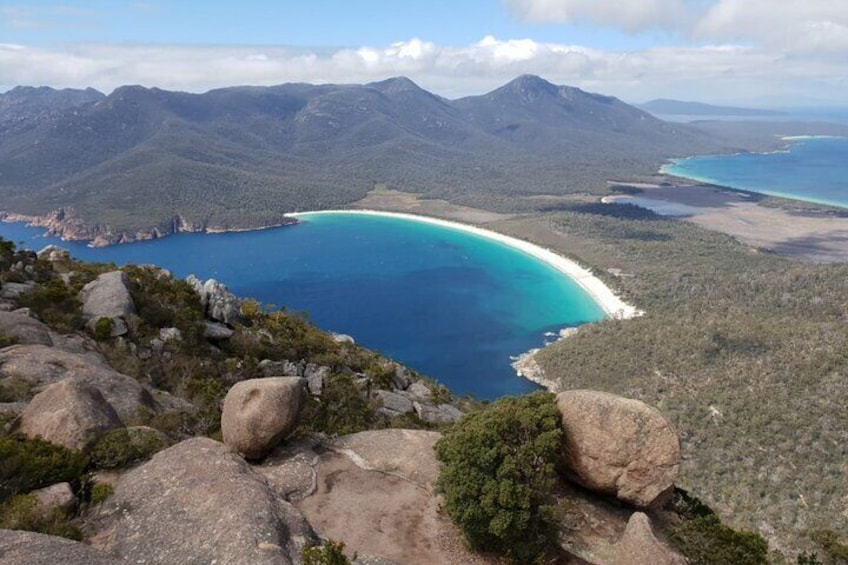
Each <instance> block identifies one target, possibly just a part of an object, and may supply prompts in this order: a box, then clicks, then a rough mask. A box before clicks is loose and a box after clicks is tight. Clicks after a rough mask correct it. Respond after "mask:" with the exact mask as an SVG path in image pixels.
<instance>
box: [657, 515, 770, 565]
mask: <svg viewBox="0 0 848 565" xmlns="http://www.w3.org/2000/svg"><path fill="white" fill-rule="evenodd" d="M671 539H672V541H673V542H674V544H675V545H676V546H677V547H678V549H680V551H681V552H682V553H683V555H685V556H686V558H687V559H688V560H689V563H692V565H722V564H725V563H733V564H734V565H762V564H766V563H768V543H766V540H764V539H763V538H762V536H760V535H759V534H756V533H753V532H746V531H738V532H737V531H735V530H733V529H731V528H729V527H727V526H725V525H724V524H722V523H721V520H719V518H718V516H716V515H715V514H710V515H706V516H700V517H698V518H694V519H692V520H686V521H684V522H683V523H682V524H681V525H680V526H678V527H676V528H675V529H674V530H673V531H672V532H671Z"/></svg>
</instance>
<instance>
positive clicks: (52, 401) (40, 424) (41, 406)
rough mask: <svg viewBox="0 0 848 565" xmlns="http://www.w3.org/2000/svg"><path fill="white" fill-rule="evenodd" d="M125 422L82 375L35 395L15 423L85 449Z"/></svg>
mask: <svg viewBox="0 0 848 565" xmlns="http://www.w3.org/2000/svg"><path fill="white" fill-rule="evenodd" d="M123 425H124V424H123V423H122V422H121V419H120V418H119V417H118V414H117V413H116V412H115V409H114V408H112V406H111V405H110V404H109V403H108V402H106V399H105V398H103V395H102V394H100V391H99V390H97V389H96V388H94V387H93V386H92V385H90V384H88V383H86V382H85V381H83V380H80V379H65V380H64V381H60V382H58V383H56V384H53V385H50V386H49V387H47V388H46V389H44V391H43V392H40V393H39V394H37V395H35V397H34V398H33V399H32V400H31V401H30V403H29V404H28V405H27V407H26V409H25V410H24V411H23V414H21V416H20V419H19V420H18V422H17V424H16V426H15V427H16V430H17V431H19V432H21V433H22V434H23V435H24V436H26V437H28V438H36V437H41V438H42V439H44V440H46V441H49V442H50V443H54V444H56V445H61V446H64V447H67V448H68V449H74V450H77V451H84V450H85V449H86V448H87V447H88V446H89V445H91V443H92V442H93V441H94V440H96V439H97V438H98V437H99V436H101V435H103V434H104V433H106V432H108V431H109V430H113V429H115V428H121V427H123Z"/></svg>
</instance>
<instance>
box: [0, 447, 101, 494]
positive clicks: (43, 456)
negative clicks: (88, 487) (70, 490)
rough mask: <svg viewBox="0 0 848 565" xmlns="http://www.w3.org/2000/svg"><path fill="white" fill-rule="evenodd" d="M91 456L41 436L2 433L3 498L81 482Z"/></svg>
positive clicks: (0, 471)
mask: <svg viewBox="0 0 848 565" xmlns="http://www.w3.org/2000/svg"><path fill="white" fill-rule="evenodd" d="M87 466H88V459H86V458H85V456H83V455H82V454H80V453H79V452H76V451H71V450H69V449H66V448H64V447H60V446H57V445H53V444H51V443H47V442H46V441H43V440H40V439H33V440H26V439H22V438H17V437H0V501H3V500H6V499H8V498H9V497H12V496H14V495H16V494H21V493H27V492H29V491H31V490H33V489H37V488H41V487H46V486H49V485H52V484H55V483H61V482H72V483H73V482H79V480H80V479H81V477H82V475H83V472H84V471H85V469H86V467H87Z"/></svg>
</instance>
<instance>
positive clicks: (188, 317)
mask: <svg viewBox="0 0 848 565" xmlns="http://www.w3.org/2000/svg"><path fill="white" fill-rule="evenodd" d="M4 261H5V263H4V265H5V266H4V268H5V271H4V276H5V280H4V282H3V284H2V287H0V338H2V340H3V342H2V343H3V344H4V345H6V346H5V347H2V348H0V394H2V398H0V400H2V401H3V402H0V416H2V418H3V420H2V421H3V422H5V423H6V424H5V430H4V431H3V433H2V434H0V442H2V441H5V442H7V443H6V444H3V445H5V446H7V447H8V445H12V444H14V445H25V446H26V445H30V444H31V445H32V446H35V447H38V449H47V448H45V447H44V446H43V445H42V444H41V443H38V442H47V443H46V444H44V445H47V444H49V445H48V448H50V447H49V446H53V447H52V448H50V449H56V450H60V451H61V453H62V454H65V455H64V456H66V457H68V461H75V459H73V457H78V458H79V461H80V463H79V465H78V471H77V472H76V474H75V475H73V476H71V477H70V478H66V479H65V480H62V481H55V482H51V481H50V475H45V477H44V478H43V479H42V480H41V481H40V483H38V484H35V485H34V486H37V488H29V487H26V488H24V487H15V484H17V483H18V482H19V481H20V480H25V479H26V477H21V476H20V473H21V472H22V471H19V472H18V474H17V475H16V472H15V470H14V469H12V470H11V472H9V470H8V469H7V468H4V467H3V463H2V462H0V471H2V472H3V473H6V474H4V475H3V477H6V478H5V479H4V480H6V481H7V482H8V483H9V484H4V485H0V486H2V487H3V488H2V489H0V496H2V498H0V514H2V513H5V514H4V515H2V516H0V520H2V521H0V524H6V526H5V527H9V525H10V524H11V525H12V526H13V527H15V528H17V529H5V530H0V562H3V563H9V564H42V563H43V564H48V563H51V564H52V563H56V562H57V561H56V560H57V556H61V562H62V563H66V564H68V565H76V564H79V565H82V564H100V563H103V564H107V563H108V564H117V563H145V564H172V563H251V564H263V563H267V564H289V563H294V564H298V563H302V562H303V556H304V550H305V549H306V548H308V547H311V546H316V545H320V544H322V543H324V542H325V541H326V540H335V541H337V542H343V543H344V544H345V546H346V551H347V552H348V553H349V554H350V555H353V554H354V553H356V555H357V557H356V558H355V561H354V562H355V563H361V564H382V565H387V564H392V563H398V564H419V563H420V564H428V565H429V564H432V563H498V562H501V561H502V558H500V557H498V556H495V555H491V554H487V553H485V552H482V553H481V552H472V551H471V550H470V549H468V547H467V545H466V544H465V543H464V538H463V534H462V532H461V531H460V530H459V529H458V528H457V527H456V526H455V525H454V524H453V522H451V520H450V518H449V517H448V516H447V515H446V514H445V513H444V511H443V509H442V497H441V494H440V493H439V492H438V489H437V488H436V482H437V479H438V477H439V472H440V468H441V463H440V462H439V461H438V460H437V457H436V451H435V450H434V446H435V444H436V442H437V441H438V440H439V438H440V437H442V433H441V432H442V430H444V429H446V427H447V426H451V425H454V426H462V425H463V424H462V423H463V419H462V418H463V413H464V412H466V411H469V410H476V409H478V408H476V407H474V405H473V404H472V403H468V402H465V401H461V400H457V399H454V398H452V397H451V396H450V395H449V393H448V392H447V391H445V390H444V389H442V388H440V387H438V386H435V385H434V384H433V383H431V382H429V381H427V380H425V379H422V378H420V377H419V376H418V375H416V374H415V373H414V372H412V371H410V370H409V369H407V368H405V367H403V366H401V365H398V364H396V363H393V362H391V361H388V360H385V359H383V358H380V357H379V356H376V355H374V354H373V353H370V352H365V351H363V350H361V348H358V347H357V346H356V345H355V344H353V343H352V340H351V339H350V338H349V337H347V336H328V335H326V334H321V333H320V332H317V331H315V330H310V329H309V328H308V327H307V326H305V325H301V323H300V322H298V321H297V320H294V319H292V318H291V317H289V316H286V315H284V314H270V315H268V314H261V313H258V312H257V311H256V310H255V308H254V307H253V306H252V305H251V304H250V303H248V302H245V301H241V300H240V299H237V298H236V297H234V296H232V295H231V294H229V292H228V291H227V290H226V287H224V286H223V285H220V284H219V283H216V282H215V281H206V282H203V281H199V280H197V279H193V278H192V279H190V280H189V281H188V282H185V283H183V282H178V283H177V282H174V281H173V279H172V278H171V277H170V275H169V274H168V273H166V272H164V271H161V270H158V269H155V268H144V269H141V270H138V269H137V268H136V269H135V270H134V269H125V270H120V271H119V270H114V268H110V267H105V266H104V267H99V268H97V269H94V270H91V268H90V267H85V266H83V265H81V264H77V263H75V262H73V261H71V260H70V259H69V258H68V257H67V254H66V253H64V252H62V251H61V250H59V249H56V248H52V249H46V250H44V251H43V252H41V253H40V254H39V255H38V256H37V257H36V256H35V254H27V253H21V252H17V253H15V254H12V253H11V252H9V251H8V250H7V253H6V257H5V259H4ZM57 281H58V282H57ZM50 285H52V286H50ZM45 286H47V287H49V288H52V289H53V290H52V295H50V296H51V300H52V301H48V302H41V301H39V300H35V299H34V298H33V296H41V295H40V294H39V293H42V294H43V289H44V288H45ZM61 289H65V291H68V293H69V294H63V293H62V292H61ZM142 291H144V292H146V293H148V294H140V293H141V292H142ZM150 293H155V296H157V297H160V298H161V297H163V296H167V297H168V300H164V299H162V300H163V301H160V302H154V301H152V300H151V295H150ZM69 296H70V298H68V297H69ZM71 299H72V300H71ZM65 300H68V304H69V306H68V308H67V312H65V314H66V315H63V316H59V315H58V314H57V312H56V304H58V303H64V302H62V301H65ZM177 303H178V304H182V305H183V306H181V308H182V309H181V310H173V309H172V310H173V311H171V310H168V308H171V306H169V305H173V304H177ZM26 304H29V306H26ZM174 308H175V307H174ZM169 312H170V314H173V316H171V315H170V314H169ZM71 314H73V316H76V317H75V318H74V317H72V318H68V317H67V316H70V315H71ZM39 317H40V318H43V319H49V320H50V321H51V324H50V325H48V324H46V323H44V322H43V321H42V320H39V319H38V318H39ZM69 319H71V322H69V321H68V320H69ZM157 321H158V324H157V323H156V322H157ZM166 322H167V323H166ZM69 324H70V326H71V327H76V328H78V329H77V330H73V331H67V330H68V327H69ZM313 332H314V333H313ZM304 343H307V344H309V347H306V346H305V345H304ZM292 352H297V353H298V355H300V356H299V357H295V358H294V359H292V358H284V357H283V355H284V354H290V353H292ZM122 371H123V372H122ZM127 373H134V374H133V375H130V374H127ZM209 375H214V378H212V377H210V376H209ZM557 406H558V408H559V410H560V414H561V421H562V427H563V431H564V435H563V437H564V440H563V442H562V446H561V467H562V475H561V476H562V478H561V480H560V481H559V482H558V484H557V486H556V488H555V492H552V493H551V498H552V500H553V501H554V503H555V504H554V505H555V507H556V508H557V509H558V510H557V512H558V514H557V524H558V529H559V545H560V550H561V551H560V555H559V562H563V563H595V564H607V563H609V564H622V565H623V564H637V565H638V564H640V563H644V564H662V563H685V562H686V559H685V558H684V557H683V556H682V555H681V554H680V553H679V551H678V549H676V548H674V547H673V546H672V544H670V543H669V539H670V538H669V532H673V531H674V527H675V526H676V525H678V524H680V523H681V522H682V521H684V520H685V519H686V517H685V516H683V514H682V513H681V511H680V508H679V500H680V497H679V495H677V494H675V489H674V481H675V478H676V476H677V470H678V465H679V461H680V447H679V440H678V437H677V434H676V433H675V432H674V430H673V429H672V427H671V426H670V425H669V423H668V422H667V421H666V420H665V418H663V416H662V415H661V414H660V413H659V412H658V411H657V410H655V409H653V408H651V407H649V406H647V405H645V404H643V403H641V402H638V401H633V400H628V399H623V398H620V397H615V396H612V395H609V394H605V393H598V392H593V391H566V392H563V393H560V394H559V395H558V397H557ZM357 414H358V416H357V419H353V418H354V415H357ZM404 428H407V429H404ZM409 428H414V429H409ZM357 429H364V431H355V430H357ZM348 431H355V433H348ZM204 436H207V437H204ZM208 436H211V437H208ZM116 438H119V440H118V439H116ZM118 441H119V443H116V442H118ZM27 442H30V443H29V444H28V443H27ZM35 447H33V449H34V448H35ZM5 448H6V447H4V449H5ZM127 452H132V453H134V454H137V453H143V455H139V456H137V457H129V456H126V453H127ZM56 453H59V451H57V452H56ZM154 453H155V454H154ZM68 454H70V455H68ZM151 455H152V457H151ZM69 466H71V465H70V464H69ZM30 486H33V485H30ZM16 489H17V490H16ZM22 497H23V498H22ZM4 500H5V502H4ZM21 501H28V503H31V505H30V506H29V507H28V510H27V512H28V513H29V514H27V520H24V519H22V518H21V517H20V513H19V514H14V512H13V511H12V509H13V508H18V506H15V503H16V502H17V503H18V504H19V506H20V504H22V502H21ZM57 517H60V518H61V520H64V522H63V523H62V524H59V525H60V526H61V525H67V524H71V525H73V527H74V528H77V530H73V531H75V532H77V534H74V535H70V537H74V538H77V540H78V541H75V540H69V539H65V538H62V537H57V536H55V535H48V534H44V533H35V532H32V531H24V530H27V529H40V530H45V528H43V527H41V526H39V527H32V526H31V525H32V524H44V523H45V522H44V520H46V519H48V518H49V519H50V520H55V519H57ZM15 519H17V521H15ZM39 520H40V521H39ZM65 522H66V523H67V524H65ZM51 523H52V524H53V526H52V527H56V524H55V522H51ZM27 524H30V526H29V527H28V526H27ZM46 531H54V530H49V529H48V530H46ZM57 531H59V530H57ZM61 531H65V530H61Z"/></svg>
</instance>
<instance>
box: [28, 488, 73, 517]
mask: <svg viewBox="0 0 848 565" xmlns="http://www.w3.org/2000/svg"><path fill="white" fill-rule="evenodd" d="M33 494H34V495H35V496H36V498H37V500H38V508H39V511H40V512H41V514H42V515H43V516H45V517H46V518H49V517H51V516H52V515H53V514H54V513H55V512H57V511H59V512H64V513H65V514H68V513H70V512H72V511H73V510H74V508H76V505H77V497H76V496H74V491H73V490H72V489H71V485H70V483H57V484H55V485H50V486H49V487H44V488H40V489H38V490H36V491H33Z"/></svg>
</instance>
